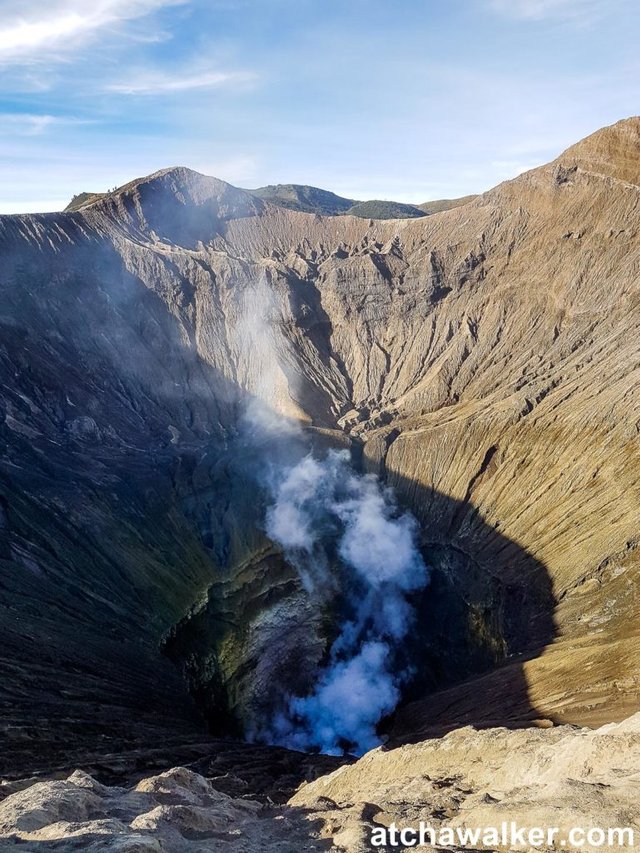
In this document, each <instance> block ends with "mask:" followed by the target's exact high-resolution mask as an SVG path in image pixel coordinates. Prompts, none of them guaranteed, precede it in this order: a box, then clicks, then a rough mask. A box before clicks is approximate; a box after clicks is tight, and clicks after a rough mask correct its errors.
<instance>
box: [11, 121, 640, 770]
mask: <svg viewBox="0 0 640 853" xmlns="http://www.w3.org/2000/svg"><path fill="white" fill-rule="evenodd" d="M0 252H1V254H2V267H1V269H0V298H1V307H0V388H1V390H0V640H1V642H0V736H1V737H2V744H1V745H0V773H2V774H4V775H7V776H12V777H15V776H18V775H25V774H29V773H32V772H36V771H42V770H46V769H50V768H52V767H56V768H58V769H63V768H64V767H73V766H82V764H83V762H84V761H85V760H87V761H89V762H93V761H94V760H95V759H96V756H99V755H100V754H106V753H109V754H113V753H114V752H118V751H125V752H126V751H128V752H129V753H131V754H139V755H141V754H142V753H143V752H144V751H145V750H146V749H150V748H153V749H157V745H158V744H159V743H163V744H166V747H167V756H168V762H169V763H170V762H171V759H170V758H169V756H170V755H171V754H172V750H174V749H176V748H177V747H178V745H180V744H188V743H192V744H194V745H197V744H200V743H201V742H202V739H203V738H206V728H207V724H208V725H209V727H211V728H213V729H214V730H216V727H218V730H222V731H234V732H241V731H242V730H243V729H244V730H246V728H247V726H248V725H249V724H250V721H251V718H252V715H253V714H254V713H255V710H256V703H258V702H259V701H260V697H261V696H262V695H263V690H262V686H263V685H268V684H272V685H273V684H276V686H277V688H278V689H280V687H282V689H290V688H291V687H292V686H293V687H297V686H298V685H297V684H296V685H292V684H290V683H288V684H284V685H280V683H279V679H280V678H281V677H285V678H287V677H289V676H288V675H287V674H289V675H290V676H291V677H292V678H295V679H302V680H304V678H305V677H308V674H309V673H310V672H312V671H313V668H314V666H315V664H316V663H317V662H318V661H319V660H320V659H321V657H322V654H323V650H324V649H325V648H326V643H327V636H328V634H329V633H330V632H331V625H328V624H327V620H325V619H324V618H323V616H322V614H319V613H318V612H317V609H316V610H314V608H313V607H312V606H311V604H310V602H309V600H308V597H307V596H306V595H305V591H304V589H303V588H302V586H301V584H300V582H299V580H298V579H297V577H296V575H295V572H294V571H293V569H291V567H290V566H289V565H288V564H287V563H286V561H285V560H284V559H283V556H282V554H281V553H280V552H279V551H278V549H276V548H275V547H274V546H273V544H272V543H271V542H269V541H268V540H267V538H266V536H265V534H264V531H263V529H262V518H263V512H264V506H263V504H262V503H261V501H260V498H259V496H257V494H256V486H255V482H252V481H251V478H250V476H248V474H247V470H246V466H245V470H239V468H238V459H239V458H242V461H243V462H245V463H246V462H247V459H246V454H245V455H244V456H243V453H239V452H238V423H239V418H240V417H241V414H242V412H243V411H244V407H245V404H246V401H247V399H248V398H251V396H252V395H255V394H259V393H260V381H261V370H262V362H261V360H260V353H259V352H258V351H256V348H255V347H253V346H251V341H250V340H248V339H247V338H246V336H243V334H239V333H238V328H239V322H238V321H239V318H240V317H241V314H242V310H241V306H242V303H243V299H246V298H247V294H249V295H250V294H251V292H252V290H251V289H252V287H254V285H255V282H256V281H262V282H264V283H265V284H266V286H267V288H268V290H269V292H270V293H271V295H272V298H273V302H274V304H275V305H276V307H277V312H276V314H277V326H278V328H279V331H280V334H279V336H278V344H277V358H275V359H274V364H273V365H272V367H273V372H274V375H273V383H272V387H271V389H270V402H271V405H272V406H273V407H274V409H275V410H276V411H277V413H278V414H279V415H281V416H283V417H291V418H295V419H297V420H299V421H300V422H301V423H304V424H305V425H306V430H307V434H308V435H309V436H312V437H313V438H314V440H315V441H322V442H324V443H325V445H326V444H339V445H340V446H347V447H350V448H351V450H352V452H353V456H354V459H355V461H356V464H359V465H360V466H361V467H362V468H364V469H367V470H371V471H375V472H377V473H378V474H379V475H380V476H381V478H382V479H383V480H384V481H386V482H387V483H389V484H390V485H392V486H393V487H395V489H396V492H397V494H398V495H399V497H400V499H401V501H402V503H403V505H404V506H406V507H408V508H410V509H411V510H412V511H413V512H414V514H415V515H416V517H417V518H418V520H419V522H420V527H421V545H422V548H423V551H424V554H425V557H426V559H427V560H428V562H429V564H430V565H431V566H432V567H433V574H432V582H431V585H430V587H429V588H428V590H426V591H425V592H424V594H420V595H416V596H415V601H414V602H413V603H414V604H415V606H416V608H417V610H418V613H419V618H418V622H417V626H416V628H415V630H414V631H413V632H412V636H411V641H410V644H411V649H408V652H410V656H411V658H412V660H414V661H415V662H416V668H415V672H416V676H415V679H414V683H413V684H412V685H411V687H410V689H409V692H408V694H407V696H406V697H405V698H406V699H407V700H411V701H410V702H409V703H408V704H407V705H406V707H404V708H403V709H402V710H401V712H400V713H399V714H398V716H397V718H396V720H395V721H394V722H390V723H389V728H390V734H391V738H392V742H393V743H401V742H407V741H411V740H415V739H420V738H424V737H427V736H429V735H430V734H434V733H436V732H442V731H446V730H448V729H450V728H453V727H458V726H460V725H463V724H466V723H474V724H476V725H479V726H495V725H500V724H506V725H508V726H512V727H516V726H522V725H527V724H530V723H531V722H532V721H534V720H536V719H538V718H541V717H543V718H550V719H553V720H554V721H556V722H570V723H577V724H581V725H599V724H601V723H603V722H610V721H616V720H621V719H623V718H625V717H627V716H628V715H629V714H630V713H632V712H633V711H635V710H636V709H637V707H638V702H639V698H640V670H639V667H638V661H639V660H640V633H639V632H640V627H639V626H640V619H639V618H638V616H639V615H640V614H639V613H638V608H639V606H640V605H639V602H640V596H639V595H638V590H637V585H638V577H639V572H638V569H639V560H640V556H639V555H640V550H639V549H638V521H639V515H638V506H639V505H640V450H639V447H640V445H639V442H638V436H639V434H640V393H639V391H640V388H639V385H640V335H639V334H638V325H639V324H638V305H639V304H640V289H639V281H638V275H639V271H640V119H638V118H633V119H628V120H626V121H623V122H620V123H618V124H616V125H614V126H612V127H611V128H605V129H604V130H602V131H599V132H598V133H596V134H594V135H593V136H592V137H589V138H587V139H586V140H583V141H582V142H580V143H578V144H577V145H576V146H573V147H572V148H570V149H569V150H568V151H566V152H565V153H564V154H562V155H561V156H560V157H559V158H558V159H557V160H556V161H554V162H553V163H550V164H548V165H546V166H543V167H541V168H539V169H535V170H533V171H531V172H528V173H526V174H524V175H521V176H520V177H519V178H517V179H516V180H514V181H509V182H507V183H504V184H502V185H500V186H499V187H496V188H495V189H494V190H491V191H490V192H488V193H485V194H484V195H482V196H480V197H478V198H475V199H472V200H470V201H469V203H467V204H463V205H461V206H459V207H456V208H455V209H450V210H446V211H443V212H440V213H435V214H432V215H429V216H425V217H422V218H419V219H413V220H390V221H374V220H373V219H371V220H370V219H361V218H357V217H352V216H339V217H331V216H324V217H323V216H317V215H314V214H305V213H300V212H296V211H289V210H285V209H283V208H282V207H278V206H274V205H271V204H269V203H268V202H267V201H264V200H263V199H259V198H256V197H254V196H252V195H250V194H248V193H246V192H244V191H242V190H239V189H236V188H234V187H231V186H229V185H228V184H225V183H224V182H222V181H218V180H216V179H213V178H207V177H204V176H202V175H198V174H196V173H194V172H191V171H189V170H187V169H172V170H165V171H163V172H159V173H156V174H155V175H152V176H150V177H148V178H145V179H141V180H138V181H134V182H132V183H131V184H129V185H127V186H125V187H122V188H120V189H119V190H118V191H117V192H116V193H114V194H111V195H108V196H106V197H104V198H101V199H98V200H96V201H95V202H94V203H92V204H89V205H88V206H86V207H84V208H83V209H82V210H80V211H78V212H71V213H62V214H47V215H40V216H16V217H0ZM248 461H249V462H250V461H251V460H248ZM272 666H273V667H277V678H276V677H275V675H274V674H273V672H272V671H271V668H272ZM156 757H157V756H156ZM154 760H155V759H154ZM143 763H144V762H143ZM165 766H166V765H165Z"/></svg>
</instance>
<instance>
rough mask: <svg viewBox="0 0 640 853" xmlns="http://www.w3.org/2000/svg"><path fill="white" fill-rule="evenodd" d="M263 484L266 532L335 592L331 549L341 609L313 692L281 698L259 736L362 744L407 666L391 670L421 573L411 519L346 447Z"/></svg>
mask: <svg viewBox="0 0 640 853" xmlns="http://www.w3.org/2000/svg"><path fill="white" fill-rule="evenodd" d="M271 490H272V497H273V503H272V505H271V506H270V507H269V509H268V511H267V533H268V535H269V536H270V537H271V538H272V539H273V540H274V541H276V542H278V543H279V544H280V545H281V546H282V547H283V549H284V551H285V554H286V556H287V558H288V559H289V561H290V562H291V563H292V564H293V565H295V566H296V567H297V568H298V570H299V572H300V575H301V577H302V579H303V582H304V583H305V586H306V587H307V589H308V590H309V591H310V592H311V593H313V594H315V595H316V596H317V597H319V598H323V597H326V596H327V595H328V594H333V593H334V589H335V581H334V582H333V583H330V584H327V578H328V577H332V575H331V573H330V571H329V569H328V566H329V562H330V557H331V555H332V552H333V553H335V556H336V558H337V561H338V562H339V564H340V566H341V568H342V571H340V572H339V585H340V589H339V595H340V597H341V598H342V600H343V602H344V608H345V610H346V612H347V615H346V617H345V621H344V623H343V624H342V626H341V629H340V632H339V635H338V637H337V638H336V640H335V641H334V643H333V645H332V647H331V650H330V653H329V658H328V661H327V663H326V664H325V665H324V667H322V669H321V670H320V672H318V674H317V679H316V685H315V687H314V689H313V691H312V693H311V694H310V695H309V696H304V697H301V696H296V697H290V698H289V699H288V700H287V701H286V703H285V707H284V708H282V709H281V710H280V711H279V712H278V713H277V714H276V715H275V717H274V719H273V720H272V721H271V723H270V725H269V726H267V728H266V730H265V731H263V732H262V736H263V737H264V738H266V739H268V740H271V741H272V742H275V743H279V744H281V745H284V746H288V747H292V748H294V749H314V748H315V749H319V750H320V751H322V752H327V753H337V754H339V753H341V752H342V751H343V750H344V749H348V750H349V751H351V752H355V753H362V752H365V751H366V750H368V749H371V748H372V747H374V746H375V745H376V744H378V743H379V739H378V737H377V735H376V725H377V724H378V723H379V721H380V720H381V718H382V717H384V716H385V715H386V714H389V713H390V712H391V711H393V709H394V708H395V706H396V705H397V703H398V700H399V698H400V688H401V686H402V681H403V679H404V678H405V677H406V673H403V672H397V671H396V670H395V668H394V667H395V664H396V661H395V651H396V650H397V649H398V647H399V644H400V643H401V642H402V641H403V640H404V639H405V638H406V636H407V634H408V632H409V631H410V629H411V626H412V623H413V619H414V616H415V613H414V610H413V608H412V606H411V605H410V603H409V602H408V600H407V597H408V595H409V594H410V593H412V592H417V591H418V590H420V589H422V588H423V587H424V586H425V585H426V584H427V581H428V570H427V566H426V565H425V563H424V560H423V559H422V557H421V555H420V552H419V550H418V548H417V545H416V532H417V531H416V527H417V526H416V522H415V520H414V519H413V517H412V516H410V515H409V514H407V513H399V512H398V509H397V507H396V505H395V502H394V499H393V495H392V494H391V492H390V490H388V489H384V490H383V489H382V488H381V486H380V484H379V482H378V481H377V479H376V478H375V477H374V476H373V475H361V474H358V473H356V472H355V471H354V470H353V469H352V467H351V464H350V458H349V453H348V452H347V451H330V452H329V453H328V454H327V456H326V457H325V458H324V459H322V460H320V459H317V458H315V457H314V456H311V455H308V456H306V457H305V458H303V459H302V460H301V461H299V462H298V463H297V464H295V465H293V466H292V467H291V468H290V469H288V470H285V471H281V472H280V475H279V477H278V479H276V480H273V481H272V482H271Z"/></svg>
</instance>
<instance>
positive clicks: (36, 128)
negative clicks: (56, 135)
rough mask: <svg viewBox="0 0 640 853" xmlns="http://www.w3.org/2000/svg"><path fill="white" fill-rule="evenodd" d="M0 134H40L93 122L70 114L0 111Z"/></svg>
mask: <svg viewBox="0 0 640 853" xmlns="http://www.w3.org/2000/svg"><path fill="white" fill-rule="evenodd" d="M0 123H1V128H2V130H1V131H0V136H10V135H13V136H40V135H42V134H43V133H46V131H48V130H52V129H54V128H65V127H73V126H78V125H87V124H95V123H96V122H95V121H94V120H89V119H80V118H74V117H71V116H57V115H49V114H47V113H43V114H38V113H1V112H0Z"/></svg>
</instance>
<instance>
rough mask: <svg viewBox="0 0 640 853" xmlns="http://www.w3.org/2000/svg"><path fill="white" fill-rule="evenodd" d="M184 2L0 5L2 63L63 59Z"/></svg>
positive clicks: (8, 0)
mask: <svg viewBox="0 0 640 853" xmlns="http://www.w3.org/2000/svg"><path fill="white" fill-rule="evenodd" d="M184 2H185V0H92V2H91V3H87V2H86V0H52V2H50V3H48V4H47V6H46V8H43V4H42V3H41V2H38V0H30V2H19V0H18V2H16V0H4V2H0V18H1V20H2V23H1V24H0V63H1V64H3V65H11V64H20V63H29V62H34V61H40V60H42V59H45V58H51V57H52V56H58V57H59V58H62V57H63V56H65V55H66V54H68V53H69V52H70V51H73V50H75V49H76V48H77V47H78V45H79V44H82V43H86V41H87V40H90V39H92V38H93V37H95V36H96V35H97V34H98V33H99V32H100V31H101V30H104V29H106V28H109V27H115V26H117V25H118V24H121V23H123V22H126V21H132V20H135V19H137V18H141V17H144V16H145V15H149V14H151V13H152V12H155V11H157V10H159V9H161V8H163V7H166V6H176V5H181V4H182V3H184Z"/></svg>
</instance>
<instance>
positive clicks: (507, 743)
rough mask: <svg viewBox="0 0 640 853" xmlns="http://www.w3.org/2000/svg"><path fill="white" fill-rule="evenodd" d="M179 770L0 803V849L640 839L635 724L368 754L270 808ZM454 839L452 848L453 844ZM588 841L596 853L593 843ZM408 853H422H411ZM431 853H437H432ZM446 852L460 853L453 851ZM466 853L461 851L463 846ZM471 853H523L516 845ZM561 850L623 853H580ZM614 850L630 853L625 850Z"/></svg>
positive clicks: (468, 732) (639, 744)
mask: <svg viewBox="0 0 640 853" xmlns="http://www.w3.org/2000/svg"><path fill="white" fill-rule="evenodd" d="M216 784H219V782H217V781H216V780H215V779H214V780H212V781H208V780H207V779H205V778H204V777H203V776H200V775H198V774H196V773H194V772H193V771H192V770H189V769H188V768H175V769H173V770H170V771H167V772H165V773H161V774H160V775H158V776H153V777H151V778H147V779H144V780H142V781H141V782H139V783H138V784H137V785H136V786H135V787H134V788H108V787H105V786H104V785H100V784H99V783H98V782H96V781H95V780H94V779H92V778H91V777H90V776H88V775H87V774H85V773H82V772H80V771H76V772H74V773H73V774H72V775H71V776H69V778H68V779H66V780H61V781H55V782H42V783H38V784H35V785H31V786H29V787H26V788H24V790H21V791H18V792H16V793H13V794H11V795H10V796H9V797H7V798H6V799H5V800H4V801H2V802H0V839H2V841H1V842H0V849H2V850H14V849H15V850H27V849H28V850H29V851H33V853H35V852H36V851H43V853H44V851H51V852H52V853H53V851H60V853H62V851H71V850H85V851H88V853H91V852H92V851H96V853H97V851H129V853H134V851H135V853H147V851H148V853H197V851H210V850H212V849H216V850H218V849H220V850H229V851H242V853H253V851H256V853H258V851H260V853H262V852H263V851H265V853H267V851H273V852H274V853H275V851H279V853H300V851H303V850H308V851H321V850H324V851H329V850H331V851H336V853H340V851H343V852H344V853H367V851H371V850H372V849H386V850H398V851H399V850H406V849H409V848H407V847H406V846H405V845H403V844H399V843H396V844H395V845H391V846H385V847H384V848H381V847H375V848H374V847H372V844H371V839H372V835H373V832H374V831H375V830H376V829H380V828H388V827H390V826H391V825H392V824H394V823H395V824H396V826H397V827H398V828H405V827H418V826H419V824H420V821H423V822H424V823H425V824H428V825H429V826H431V827H433V828H434V829H436V830H441V829H443V828H444V827H445V826H446V827H450V828H451V830H453V831H456V830H458V829H464V828H467V829H471V830H474V829H476V828H481V829H484V828H488V827H501V826H502V823H503V822H507V823H510V822H512V821H513V822H515V823H516V824H517V825H518V826H519V827H527V828H531V827H553V828H556V829H557V830H558V834H557V842H558V843H557V845H552V846H549V845H546V844H544V845H543V846H541V847H537V848H536V849H539V850H544V851H551V850H558V849H562V845H561V841H562V840H563V839H564V840H566V838H567V833H568V832H569V831H570V830H571V829H573V828H579V829H581V830H584V831H585V833H586V832H587V831H588V830H590V829H592V828H596V829H601V830H603V831H604V832H607V831H608V830H609V829H614V828H619V829H625V830H631V831H632V832H633V833H634V837H635V839H638V838H640V819H639V817H638V813H637V802H638V796H639V795H640V714H636V715H635V716H634V717H631V718H630V719H628V720H626V721H625V722H623V723H620V724H618V725H609V726H605V727H603V728H601V729H598V730H596V731H592V730H589V729H578V728H573V727H569V726H562V727H558V728H537V729H528V730H521V731H517V732H516V731H508V730H507V729H494V730H486V731H482V732H479V731H475V730H474V729H472V728H464V729H459V730H457V731H454V732H452V733H450V734H449V735H448V736H446V737H444V738H442V739H439V740H430V741H426V742H424V743H421V744H417V745H415V746H404V747H401V748H399V749H392V750H385V749H383V748H380V749H377V750H374V751H373V752H371V753H368V754H367V755H365V756H364V757H363V758H361V759H360V760H359V761H358V762H356V763H355V764H353V765H351V766H344V767H342V768H340V769H338V770H336V771H334V772H333V773H330V774H329V775H326V776H322V777H320V778H319V779H317V780H316V781H315V782H311V783H309V784H306V785H303V786H302V787H301V789H300V790H299V791H298V792H297V793H296V794H295V795H294V796H293V797H292V798H291V799H290V800H289V802H288V803H287V804H285V805H283V806H276V805H274V804H273V803H270V802H268V801H266V802H262V803H260V802H257V801H256V800H254V799H252V798H251V795H250V794H248V795H247V796H246V797H239V796H237V795H236V796H235V797H231V796H228V795H227V794H226V793H222V792H220V791H219V790H217V788H216ZM457 837H458V838H459V836H457ZM597 838H598V837H596V841H597ZM420 849H436V848H434V847H431V846H428V845H427V846H424V847H422V848H420ZM440 849H442V848H440ZM446 849H448V850H462V849H465V848H464V847H462V846H459V845H457V844H453V845H447V848H446ZM466 849H469V845H467V846H466ZM474 849H476V850H484V849H508V850H509V851H510V853H516V851H517V850H524V851H526V850H531V849H533V848H531V847H530V846H528V845H527V844H524V845H520V844H515V845H513V844H509V846H508V847H507V848H504V847H500V846H497V847H493V846H491V847H487V846H484V845H482V844H476V845H475V846H474ZM574 849H577V850H581V851H592V850H595V849H600V850H603V849H604V850H610V849H624V848H615V847H613V846H608V845H606V844H605V845H604V846H603V845H601V844H599V843H598V845H597V847H596V846H593V845H589V844H588V843H585V844H579V845H577V846H575V847H574ZM626 849H637V848H636V847H635V846H634V843H631V844H627V847H626Z"/></svg>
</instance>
